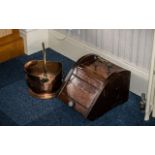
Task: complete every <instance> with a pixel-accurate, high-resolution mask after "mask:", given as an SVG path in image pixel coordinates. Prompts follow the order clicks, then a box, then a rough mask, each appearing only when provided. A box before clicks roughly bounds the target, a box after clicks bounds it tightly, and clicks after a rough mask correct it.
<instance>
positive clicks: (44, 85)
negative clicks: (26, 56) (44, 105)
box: [24, 60, 62, 99]
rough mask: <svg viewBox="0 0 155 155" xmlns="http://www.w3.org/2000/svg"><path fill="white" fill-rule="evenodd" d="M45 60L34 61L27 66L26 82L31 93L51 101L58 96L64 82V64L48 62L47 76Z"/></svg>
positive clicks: (25, 68) (25, 67)
mask: <svg viewBox="0 0 155 155" xmlns="http://www.w3.org/2000/svg"><path fill="white" fill-rule="evenodd" d="M43 66H44V62H43V60H32V61H29V62H27V63H26V64H25V66H24V70H25V73H26V81H27V84H28V87H29V93H30V94H31V95H32V96H33V97H37V98H40V99H50V98H52V97H54V96H56V94H57V92H58V91H59V89H60V86H61V82H62V64H61V63H59V62H53V61H47V62H46V76H47V79H48V80H47V81H46V82H45V81H44V80H43V79H44V78H45V72H44V67H43Z"/></svg>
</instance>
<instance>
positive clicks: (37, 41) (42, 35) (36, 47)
mask: <svg viewBox="0 0 155 155" xmlns="http://www.w3.org/2000/svg"><path fill="white" fill-rule="evenodd" d="M20 35H21V37H23V39H24V49H25V54H27V55H30V54H33V53H35V52H38V51H40V50H41V49H42V45H41V43H42V42H44V43H45V46H46V47H49V45H48V29H21V30H20Z"/></svg>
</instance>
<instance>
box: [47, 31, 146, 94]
mask: <svg viewBox="0 0 155 155" xmlns="http://www.w3.org/2000/svg"><path fill="white" fill-rule="evenodd" d="M48 39H49V40H48V41H49V42H48V44H49V47H50V48H51V49H54V50H56V51H57V52H59V53H61V54H63V55H65V56H67V57H69V58H71V59H72V60H74V61H76V60H78V59H79V58H80V57H81V56H83V55H85V54H88V53H95V54H98V55H100V56H102V57H103V58H105V59H107V60H109V61H111V62H113V63H115V64H117V65H119V66H121V67H123V68H125V69H128V70H130V71H131V82H130V91H132V92H133V93H135V94H137V95H141V93H147V87H148V72H146V71H145V70H143V69H142V68H138V67H137V66H134V65H132V64H130V63H129V62H127V61H125V60H123V59H120V58H119V57H116V56H114V55H110V54H109V52H108V51H103V50H100V49H96V48H93V47H91V46H88V45H86V44H84V43H83V42H81V41H79V40H75V39H73V38H71V37H69V36H66V35H64V34H62V33H60V32H58V31H54V30H49V32H48Z"/></svg>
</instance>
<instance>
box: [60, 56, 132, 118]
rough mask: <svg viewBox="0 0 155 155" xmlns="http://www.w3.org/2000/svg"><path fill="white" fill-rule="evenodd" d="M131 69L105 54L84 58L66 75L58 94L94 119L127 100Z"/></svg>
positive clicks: (86, 116)
mask: <svg viewBox="0 0 155 155" xmlns="http://www.w3.org/2000/svg"><path fill="white" fill-rule="evenodd" d="M130 74H131V73H130V71H128V70H125V69H123V68H121V67H119V66H117V65H115V64H113V63H111V62H109V61H107V60H105V59H103V58H102V57H100V56H98V55H95V54H88V55H85V56H83V57H81V58H80V59H79V60H78V61H77V62H76V63H75V65H74V66H73V67H72V69H71V70H70V71H69V73H68V75H67V76H66V78H65V80H64V82H63V84H62V86H61V90H60V92H59V95H58V97H59V98H60V99H61V100H62V101H63V102H64V103H66V104H68V105H69V106H70V107H72V108H74V109H75V110H76V111H78V112H80V113H81V114H82V115H83V116H84V117H85V118H87V119H90V120H94V119H96V118H98V117H99V116H101V115H102V114H104V113H105V112H106V111H108V110H110V109H112V108H113V107H115V106H116V105H119V104H122V103H124V102H125V101H127V100H128V95H129V85H130Z"/></svg>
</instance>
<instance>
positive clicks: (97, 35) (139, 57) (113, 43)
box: [58, 29, 153, 72]
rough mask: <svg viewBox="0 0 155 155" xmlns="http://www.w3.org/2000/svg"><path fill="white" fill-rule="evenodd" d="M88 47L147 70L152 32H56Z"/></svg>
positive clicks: (124, 30) (133, 30)
mask: <svg viewBox="0 0 155 155" xmlns="http://www.w3.org/2000/svg"><path fill="white" fill-rule="evenodd" d="M58 31H61V32H63V33H66V34H68V35H69V36H70V37H73V38H75V39H78V40H80V41H82V42H84V43H86V44H88V45H90V46H93V47H95V48H98V49H102V50H106V51H107V52H109V54H112V55H114V56H116V57H119V58H122V59H124V60H126V61H127V62H128V63H130V64H131V65H134V66H137V67H139V68H142V69H143V70H145V71H146V72H148V70H149V64H150V60H151V52H152V44H153V30H147V29H145V30H142V29H140V30H135V29H132V30H128V29H112V30H111V29H80V30H78V29H72V30H58Z"/></svg>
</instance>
